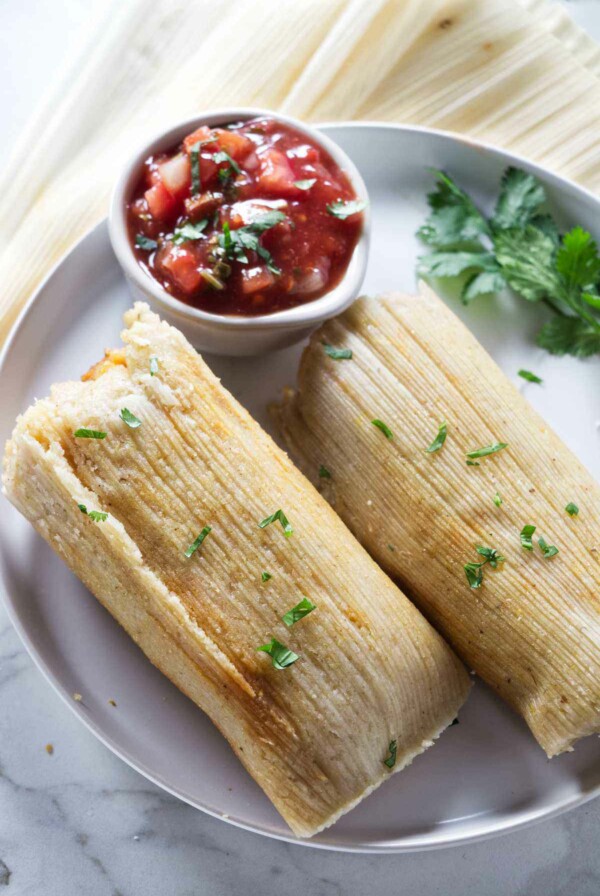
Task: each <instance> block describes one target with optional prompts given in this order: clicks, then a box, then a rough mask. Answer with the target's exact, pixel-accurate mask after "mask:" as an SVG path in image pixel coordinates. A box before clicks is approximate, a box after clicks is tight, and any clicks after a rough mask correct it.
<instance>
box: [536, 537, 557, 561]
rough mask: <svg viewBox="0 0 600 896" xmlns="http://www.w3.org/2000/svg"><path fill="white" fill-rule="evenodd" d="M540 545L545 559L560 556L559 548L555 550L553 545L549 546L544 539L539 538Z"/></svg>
mask: <svg viewBox="0 0 600 896" xmlns="http://www.w3.org/2000/svg"><path fill="white" fill-rule="evenodd" d="M538 544H539V546H540V548H541V550H542V553H543V555H544V557H546V558H550V557H555V556H556V555H557V554H558V548H555V547H554V545H553V544H547V543H546V542H545V541H544V539H543V538H538Z"/></svg>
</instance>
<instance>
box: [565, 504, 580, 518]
mask: <svg viewBox="0 0 600 896" xmlns="http://www.w3.org/2000/svg"><path fill="white" fill-rule="evenodd" d="M565 510H566V511H567V513H568V514H569V516H577V514H578V513H579V507H578V506H577V504H573V502H572V501H569V503H568V504H567V506H566V507H565Z"/></svg>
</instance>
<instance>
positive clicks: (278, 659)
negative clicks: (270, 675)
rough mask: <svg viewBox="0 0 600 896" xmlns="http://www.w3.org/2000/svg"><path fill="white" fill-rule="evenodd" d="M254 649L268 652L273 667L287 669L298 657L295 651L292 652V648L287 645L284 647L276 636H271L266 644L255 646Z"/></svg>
mask: <svg viewBox="0 0 600 896" xmlns="http://www.w3.org/2000/svg"><path fill="white" fill-rule="evenodd" d="M256 650H257V652H258V651H263V653H268V654H269V656H270V657H271V662H272V664H273V666H274V667H275V669H287V668H288V666H291V665H292V664H293V663H295V662H296V660H298V659H300V657H299V656H298V654H297V653H294V651H293V650H290V649H289V647H286V646H285V644H282V643H281V642H280V641H278V640H277V639H276V638H271V640H270V641H269V643H268V644H263V645H262V646H261V647H257V648H256Z"/></svg>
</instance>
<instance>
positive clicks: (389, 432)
mask: <svg viewBox="0 0 600 896" xmlns="http://www.w3.org/2000/svg"><path fill="white" fill-rule="evenodd" d="M371 423H372V424H373V426H376V427H377V429H380V430H381V432H382V433H383V434H384V436H385V437H386V439H393V438H394V435H393V433H392V430H391V429H390V428H389V426H387V424H385V423H384V422H383V420H377V419H375V420H371Z"/></svg>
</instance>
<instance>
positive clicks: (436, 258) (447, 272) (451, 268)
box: [417, 251, 500, 277]
mask: <svg viewBox="0 0 600 896" xmlns="http://www.w3.org/2000/svg"><path fill="white" fill-rule="evenodd" d="M473 269H476V270H479V271H486V270H489V271H490V272H496V271H499V270H500V269H499V267H498V265H497V263H496V259H495V258H494V255H493V254H492V252H483V251H482V252H475V251H474V252H467V251H456V252H449V251H446V252H430V253H429V255H422V256H421V257H420V258H419V261H418V266H417V273H418V274H419V275H420V276H421V277H456V276H457V275H458V274H462V273H464V272H465V271H470V270H473Z"/></svg>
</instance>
